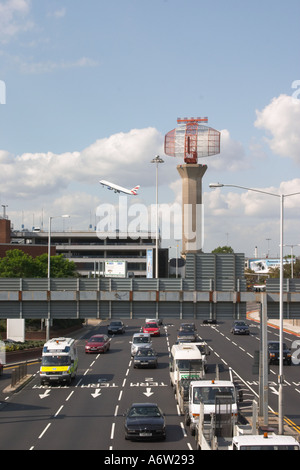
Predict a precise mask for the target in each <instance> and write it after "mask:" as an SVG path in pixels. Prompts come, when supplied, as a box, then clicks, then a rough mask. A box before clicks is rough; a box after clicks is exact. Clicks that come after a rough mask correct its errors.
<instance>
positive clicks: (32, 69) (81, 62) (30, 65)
mask: <svg viewBox="0 0 300 470" xmlns="http://www.w3.org/2000/svg"><path fill="white" fill-rule="evenodd" d="M14 62H15V63H16V64H17V66H18V67H19V69H20V72H22V73H25V74H43V73H51V72H55V71H56V70H69V69H74V68H85V67H97V66H98V65H99V62H98V61H97V60H94V59H91V58H89V57H81V58H80V59H77V60H75V61H65V60H61V61H59V62H53V61H51V60H48V61H46V62H26V61H24V60H23V59H21V58H19V57H16V58H15V59H14Z"/></svg>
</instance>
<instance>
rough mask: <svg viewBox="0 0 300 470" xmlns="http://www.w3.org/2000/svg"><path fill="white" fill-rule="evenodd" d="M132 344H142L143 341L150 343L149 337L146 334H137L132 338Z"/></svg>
mask: <svg viewBox="0 0 300 470" xmlns="http://www.w3.org/2000/svg"><path fill="white" fill-rule="evenodd" d="M133 343H134V344H143V343H150V338H149V337H147V336H139V337H137V338H134V339H133Z"/></svg>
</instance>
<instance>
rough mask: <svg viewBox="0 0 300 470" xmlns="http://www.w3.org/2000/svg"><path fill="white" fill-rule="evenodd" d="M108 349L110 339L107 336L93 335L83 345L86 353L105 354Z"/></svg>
mask: <svg viewBox="0 0 300 470" xmlns="http://www.w3.org/2000/svg"><path fill="white" fill-rule="evenodd" d="M109 349H110V339H109V337H108V336H107V335H94V336H92V337H91V338H90V339H89V340H88V341H87V342H86V344H85V352H86V353H105V352H107V351H109Z"/></svg>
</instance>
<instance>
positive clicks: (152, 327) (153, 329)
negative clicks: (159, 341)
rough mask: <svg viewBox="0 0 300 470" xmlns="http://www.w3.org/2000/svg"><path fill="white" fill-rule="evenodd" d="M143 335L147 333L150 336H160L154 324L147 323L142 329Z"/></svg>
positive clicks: (158, 329) (157, 327)
mask: <svg viewBox="0 0 300 470" xmlns="http://www.w3.org/2000/svg"><path fill="white" fill-rule="evenodd" d="M143 333H149V334H150V336H160V328H159V326H158V324H157V323H155V322H147V323H146V324H145V326H144V327H143Z"/></svg>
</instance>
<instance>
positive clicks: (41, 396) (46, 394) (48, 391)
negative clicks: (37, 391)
mask: <svg viewBox="0 0 300 470" xmlns="http://www.w3.org/2000/svg"><path fill="white" fill-rule="evenodd" d="M50 391H51V390H50V389H49V388H48V389H47V390H46V391H45V393H43V395H40V398H41V400H42V399H43V398H47V397H48V396H49V393H50Z"/></svg>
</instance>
